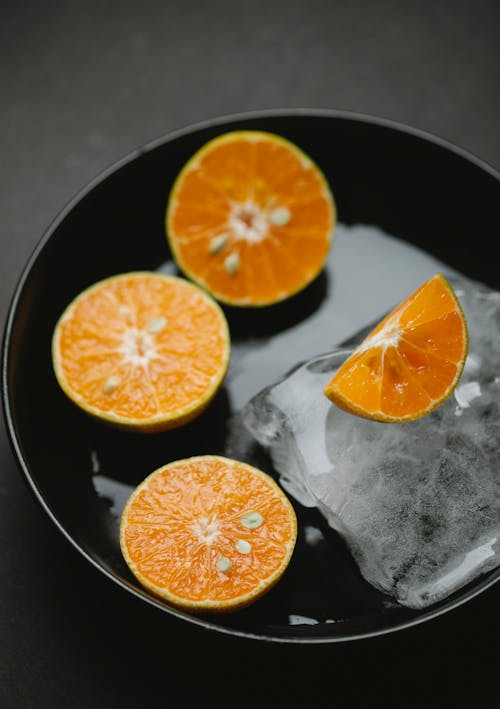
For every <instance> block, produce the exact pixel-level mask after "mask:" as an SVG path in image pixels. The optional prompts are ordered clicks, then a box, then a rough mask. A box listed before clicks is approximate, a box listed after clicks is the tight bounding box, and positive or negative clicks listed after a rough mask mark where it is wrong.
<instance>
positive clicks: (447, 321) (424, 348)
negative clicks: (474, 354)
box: [324, 273, 468, 423]
mask: <svg viewBox="0 0 500 709" xmlns="http://www.w3.org/2000/svg"><path fill="white" fill-rule="evenodd" d="M467 347H468V335H467V325H466V321H465V316H464V314H463V311H462V308H461V306H460V303H459V302H458V300H457V297H456V295H455V293H454V292H453V289H452V288H451V286H450V284H449V283H448V282H447V281H446V280H445V278H443V276H442V275H441V274H439V273H438V274H437V275H435V276H434V277H433V278H431V279H430V280H429V281H427V282H426V283H424V284H423V285H422V286H420V288H418V290H416V291H415V293H413V294H412V295H410V296H409V297H408V298H407V299H406V300H404V301H403V302H402V303H401V304H400V305H399V306H398V307H397V308H395V309H394V310H393V311H392V312H391V313H390V314H389V315H388V316H387V317H386V318H384V320H382V322H381V323H380V324H379V325H378V326H377V327H376V328H375V329H374V330H373V331H372V332H371V333H370V334H369V335H368V337H366V339H365V340H364V341H363V342H362V343H361V344H360V345H359V346H358V347H357V349H356V350H355V351H354V353H353V354H352V355H351V356H350V357H349V358H348V359H347V360H346V361H345V362H344V363H343V365H342V366H341V367H340V368H339V369H338V370H337V372H336V374H335V375H334V376H333V378H332V379H331V381H330V382H329V383H328V384H327V386H326V387H325V389H324V393H325V394H326V396H327V397H328V398H329V399H330V400H331V401H332V402H333V403H334V404H336V405H337V406H339V407H340V408H342V409H344V410H346V411H348V412H350V413H352V414H356V415H358V416H362V417H364V418H369V419H375V420H376V421H386V422H394V423H401V422H404V421H413V420H414V419H418V418H420V417H422V416H425V415H426V414H428V413H429V412H430V411H432V410H433V409H435V408H436V407H437V406H439V405H440V404H442V403H443V401H445V400H446V399H447V398H448V397H449V396H450V394H451V393H452V392H453V390H454V389H455V387H456V385H457V383H458V381H459V379H460V377H461V375H462V370H463V367H464V364H465V359H466V357H467Z"/></svg>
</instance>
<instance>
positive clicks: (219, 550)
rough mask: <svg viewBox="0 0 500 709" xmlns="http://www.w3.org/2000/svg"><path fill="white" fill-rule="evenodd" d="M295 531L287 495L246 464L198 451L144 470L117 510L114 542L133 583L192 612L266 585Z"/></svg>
mask: <svg viewBox="0 0 500 709" xmlns="http://www.w3.org/2000/svg"><path fill="white" fill-rule="evenodd" d="M296 537H297V520H296V516H295V512H294V509H293V507H292V505H291V504H290V502H289V500H288V498H287V497H286V496H285V494H284V493H283V491H282V490H281V488H280V487H278V485H277V484H276V483H275V482H274V480H273V479H272V478H270V477H269V476H268V475H266V474H265V473H263V472H262V471H261V470H258V469H257V468H254V467H252V466H250V465H247V464H246V463H241V462H239V461H236V460H231V459H229V458H223V457H220V456H213V455H206V456H198V457H194V458H187V459H185V460H179V461H175V462H173V463H170V464H169V465H165V466H164V467H162V468H160V469H159V470H156V471H155V472H154V473H151V475H149V477H147V478H146V479H145V480H144V481H143V482H142V483H141V484H140V485H139V486H138V487H137V488H136V489H135V490H134V492H133V493H132V495H131V496H130V498H129V500H128V502H127V504H126V506H125V509H124V510H123V514H122V519H121V526H120V544H121V549H122V553H123V557H124V559H125V561H126V562H127V565H128V566H129V568H130V570H131V571H132V573H133V574H134V576H135V577H136V578H137V579H138V580H139V582H140V583H141V584H142V585H143V586H145V587H146V588H147V589H149V590H150V591H152V592H153V593H154V594H156V595H157V596H160V597H161V598H163V599H165V600H167V601H169V602H170V603H172V604H174V605H176V606H180V607H183V608H187V609H189V610H192V611H214V612H223V611H231V610H235V609H237V608H241V607H243V606H247V605H248V604H250V603H253V602H254V601H256V600H257V599H258V598H260V597H261V596H262V595H263V594H264V593H266V592H267V591H269V590H270V589H271V588H272V587H273V586H274V585H275V584H276V583H277V582H278V581H279V579H280V578H281V577H282V575H283V573H284V572H285V570H286V568H287V566H288V564H289V562H290V559H291V556H292V553H293V549H294V545H295V541H296Z"/></svg>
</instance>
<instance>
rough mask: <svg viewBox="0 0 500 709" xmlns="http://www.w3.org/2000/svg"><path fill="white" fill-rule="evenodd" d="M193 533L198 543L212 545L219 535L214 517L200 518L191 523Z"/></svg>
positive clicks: (217, 523)
mask: <svg viewBox="0 0 500 709" xmlns="http://www.w3.org/2000/svg"><path fill="white" fill-rule="evenodd" d="M193 531H194V533H195V535H196V537H197V539H198V541H200V542H203V543H205V544H212V542H215V540H216V539H217V537H218V536H219V534H220V525H219V522H218V521H217V519H216V517H215V516H213V517H211V518H208V517H200V518H199V519H197V520H196V521H195V522H194V523H193Z"/></svg>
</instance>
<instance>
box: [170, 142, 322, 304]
mask: <svg viewBox="0 0 500 709" xmlns="http://www.w3.org/2000/svg"><path fill="white" fill-rule="evenodd" d="M334 223H335V206H334V202H333V198H332V195H331V193H330V189H329V187H328V183H327V181H326V179H325V177H324V176H323V174H322V172H321V171H320V170H319V168H318V167H317V166H316V165H315V163H314V162H313V161H312V160H311V159H310V158H309V157H308V156H307V155H306V154H305V153H304V152H303V151H302V150H300V149H299V148H298V147H297V146H296V145H293V144H292V143H290V142H289V141H288V140H285V139H284V138H282V137H280V136H277V135H274V134H271V133H264V132H261V131H235V132H231V133H225V134H223V135H221V136H219V137H217V138H215V139H213V140H211V141H209V142H208V143H207V144H206V145H205V146H203V147H202V148H201V149H200V150H199V151H198V152H197V153H196V154H195V155H194V156H193V157H192V158H191V159H190V160H189V161H188V163H187V164H186V165H185V167H184V168H183V169H182V171H181V172H180V174H179V176H178V178H177V180H176V182H175V184H174V186H173V188H172V191H171V194H170V197H169V201H168V206H167V214H166V228H167V237H168V240H169V243H170V247H171V251H172V254H173V257H174V259H175V260H176V262H177V264H178V266H179V268H181V269H182V271H183V272H184V273H185V274H186V275H187V276H188V277H189V278H190V279H192V280H194V281H196V282H197V283H198V284H199V285H201V286H203V287H204V288H205V289H206V290H208V291H209V292H210V293H212V295H213V296H214V297H215V298H217V299H218V300H220V301H222V302H224V303H228V304H230V305H238V306H262V305H269V304H271V303H275V302H277V301H281V300H284V299H285V298H288V297H289V296H291V295H293V294H294V293H297V292H298V291H300V290H302V289H303V288H304V287H305V286H306V285H307V284H308V283H310V282H311V281H312V280H313V279H314V278H316V276H317V275H318V274H319V273H320V271H321V269H322V267H323V265H324V262H325V260H326V258H327V255H328V251H329V248H330V244H331V240H332V233H333V228H334Z"/></svg>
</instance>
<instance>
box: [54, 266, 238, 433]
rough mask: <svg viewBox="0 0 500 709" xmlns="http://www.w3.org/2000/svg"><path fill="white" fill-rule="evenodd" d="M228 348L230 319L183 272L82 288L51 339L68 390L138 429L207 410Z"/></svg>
mask: <svg viewBox="0 0 500 709" xmlns="http://www.w3.org/2000/svg"><path fill="white" fill-rule="evenodd" d="M229 352H230V341H229V333H228V327H227V322H226V319H225V316H224V314H223V313H222V311H221V309H220V307H219V306H218V305H217V303H216V302H215V301H214V300H213V299H212V298H210V297H209V296H208V295H206V294H205V293H204V292H203V291H202V290H201V289H200V288H198V287H197V286H195V285H193V284H191V283H189V282H188V281H186V280H184V279H180V278H174V277H171V276H163V275H160V274H157V273H148V272H135V273H126V274H120V275H117V276H112V277H111V278H107V279H105V280H103V281H100V282H99V283H96V284H94V285H93V286H91V287H90V288H88V289H86V290H85V291H83V293H81V294H80V295H78V296H77V297H76V298H75V299H74V300H73V301H72V302H71V303H70V305H69V306H68V307H67V308H66V310H65V311H64V313H63V314H62V316H61V318H60V319H59V321H58V323H57V325H56V328H55V330H54V336H53V340H52V358H53V364H54V371H55V374H56V377H57V380H58V381H59V384H60V385H61V387H62V389H63V391H64V392H65V393H66V394H67V395H68V397H69V398H70V399H71V400H72V401H73V402H74V403H75V404H77V405H78V406H80V407H81V408H82V409H83V410H84V411H86V412H87V413H88V414H91V415H93V416H95V417H97V418H98V419H100V420H102V421H107V422H109V423H111V424H115V425H117V426H121V427H125V428H129V429H135V430H139V431H159V430H163V429H167V428H174V427H176V426H180V425H182V424H184V423H187V422H188V421H190V420H191V419H193V418H194V417H195V416H197V415H198V414H199V413H201V411H202V410H203V409H204V408H205V407H206V406H207V405H208V403H209V402H210V401H211V399H212V398H213V396H214V395H215V393H216V391H217V390H218V388H219V386H220V384H221V383H222V380H223V378H224V375H225V373H226V370H227V366H228V361H229Z"/></svg>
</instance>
